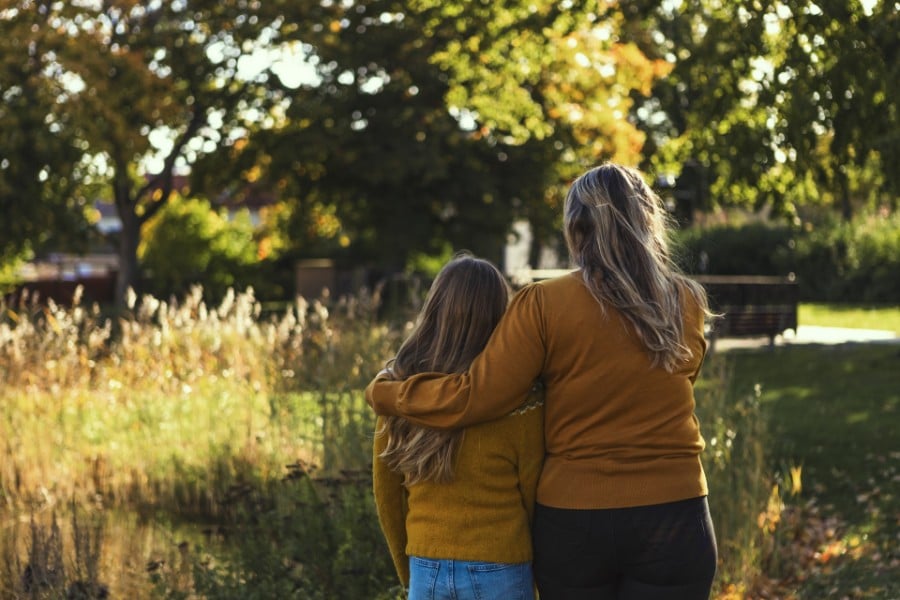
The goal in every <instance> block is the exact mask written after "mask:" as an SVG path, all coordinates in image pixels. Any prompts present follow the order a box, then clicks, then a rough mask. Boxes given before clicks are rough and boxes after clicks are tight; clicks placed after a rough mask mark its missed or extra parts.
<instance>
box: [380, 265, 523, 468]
mask: <svg viewBox="0 0 900 600" xmlns="http://www.w3.org/2000/svg"><path fill="white" fill-rule="evenodd" d="M508 303H509V286H508V284H507V282H506V279H504V277H503V274H502V273H500V271H499V270H498V269H497V267H495V266H494V265H493V264H491V263H490V262H488V261H486V260H482V259H479V258H475V257H473V256H471V255H468V254H462V255H457V256H456V257H455V258H454V259H453V260H451V261H450V262H448V263H447V264H446V265H445V266H444V268H443V269H441V272H440V273H438V275H437V277H436V278H435V280H434V283H432V285H431V289H429V291H428V297H427V298H426V299H425V304H424V306H423V307H422V310H421V312H420V314H419V318H418V321H417V323H416V326H415V328H414V329H413V332H412V334H410V336H409V337H408V338H407V339H406V341H405V342H403V344H402V345H401V346H400V350H399V351H398V352H397V357H396V358H395V359H394V361H393V364H392V370H393V372H394V376H395V377H397V378H400V379H405V378H406V377H409V376H411V375H414V374H416V373H422V372H440V373H462V372H465V371H466V370H467V369H468V368H469V364H470V363H471V362H472V360H473V359H474V358H475V357H476V356H478V354H479V353H480V352H481V351H482V349H484V346H485V344H487V341H488V339H489V338H490V337H491V333H493V331H494V328H495V327H496V326H497V323H499V322H500V318H501V317H502V316H503V313H504V312H505V311H506V306H507V304H508ZM385 430H386V433H387V435H388V441H387V445H386V447H385V450H384V452H382V453H381V456H380V457H381V458H382V459H383V460H385V462H386V463H387V465H388V466H389V467H391V468H392V469H393V470H395V471H398V472H400V473H402V474H403V475H404V476H405V481H406V484H407V485H412V484H414V483H417V482H419V481H426V480H434V481H438V482H442V481H449V480H450V479H452V476H453V456H454V454H455V452H456V448H457V447H458V446H459V444H460V443H461V442H462V436H463V433H462V431H439V430H436V429H430V428H427V427H422V426H419V425H415V424H413V423H410V422H409V421H407V420H406V419H403V418H400V417H389V418H387V419H385Z"/></svg>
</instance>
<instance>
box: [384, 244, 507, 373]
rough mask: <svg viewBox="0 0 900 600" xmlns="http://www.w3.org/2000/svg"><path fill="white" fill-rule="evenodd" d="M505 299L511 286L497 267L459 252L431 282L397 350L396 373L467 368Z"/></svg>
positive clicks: (499, 312)
mask: <svg viewBox="0 0 900 600" xmlns="http://www.w3.org/2000/svg"><path fill="white" fill-rule="evenodd" d="M508 303H509V286H508V284H507V283H506V279H504V277H503V274H502V273H500V271H499V269H497V267H495V266H494V265H493V264H491V263H490V262H488V261H486V260H482V259H480V258H475V257H474V256H471V255H469V254H459V255H457V256H456V257H454V258H453V259H452V260H451V261H450V262H448V263H447V264H446V265H444V267H443V268H442V269H441V271H440V272H439V273H438V274H437V277H435V279H434V282H433V283H432V284H431V288H430V289H429V290H428V296H427V298H426V299H425V304H424V305H423V307H422V310H421V312H420V313H419V318H418V322H417V324H416V328H415V330H414V331H413V333H412V334H411V335H410V337H409V338H408V339H407V340H406V341H405V342H404V343H403V345H402V346H401V347H400V351H399V352H398V353H397V358H396V360H395V361H394V364H393V370H394V373H395V374H396V375H397V376H398V377H401V378H405V377H409V376H410V375H413V374H415V373H421V372H424V371H437V372H442V373H462V372H464V371H466V370H467V369H468V367H469V363H471V362H472V359H474V358H475V357H476V356H478V354H479V353H480V352H481V350H482V349H483V348H484V345H485V344H486V343H487V341H488V338H490V336H491V333H492V332H493V331H494V327H496V326H497V323H498V322H499V321H500V317H502V316H503V313H504V311H505V310H506V306H507V304H508Z"/></svg>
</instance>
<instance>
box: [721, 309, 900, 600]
mask: <svg viewBox="0 0 900 600" xmlns="http://www.w3.org/2000/svg"><path fill="white" fill-rule="evenodd" d="M853 314H857V313H855V312H854V313H853ZM860 322H861V323H867V324H869V323H871V324H872V325H874V324H877V322H869V321H860ZM867 326H870V325H867ZM895 326H896V325H895ZM727 360H728V361H729V363H730V366H731V372H732V373H733V376H732V379H731V382H730V385H732V386H736V387H737V388H738V389H740V388H745V387H747V386H752V385H754V384H759V385H760V386H761V388H762V394H761V400H762V402H763V405H764V407H766V408H767V409H768V412H769V416H770V418H771V429H772V430H773V434H774V444H773V447H772V448H771V450H770V457H771V458H770V460H771V461H772V464H771V468H772V469H773V470H775V471H781V472H788V470H789V468H790V467H791V466H799V467H800V468H801V469H802V471H801V473H802V476H801V479H802V490H801V491H800V492H799V494H797V495H796V496H794V497H789V498H788V500H787V504H788V510H787V511H786V513H785V515H784V522H783V523H782V524H781V527H782V531H781V533H780V538H779V539H778V543H780V544H781V545H782V546H783V548H782V552H781V556H780V558H779V555H778V553H776V554H775V555H774V559H773V561H774V562H773V564H769V565H767V568H768V571H769V572H770V574H771V575H772V576H774V577H775V578H780V579H781V584H780V585H781V589H782V592H783V593H789V594H791V595H790V596H788V597H795V598H801V599H806V598H808V599H814V598H815V599H818V598H884V599H889V598H898V597H900V553H898V548H900V527H898V516H900V445H898V440H900V368H898V367H900V345H894V344H891V345H882V344H870V345H865V344H843V345H839V346H833V347H829V346H787V347H779V348H776V349H775V350H774V351H759V350H757V351H734V352H731V353H729V354H728V355H727ZM788 479H789V478H788V477H785V482H784V484H785V485H788V484H789V480H788ZM782 597H783V596H782Z"/></svg>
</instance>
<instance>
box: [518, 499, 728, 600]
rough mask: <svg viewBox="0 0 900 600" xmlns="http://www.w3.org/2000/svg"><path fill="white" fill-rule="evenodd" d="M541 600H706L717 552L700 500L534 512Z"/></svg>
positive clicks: (543, 508) (539, 508)
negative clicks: (611, 507) (625, 506)
mask: <svg viewBox="0 0 900 600" xmlns="http://www.w3.org/2000/svg"><path fill="white" fill-rule="evenodd" d="M533 538H534V540H533V541H534V576H535V580H536V582H537V587H538V591H539V592H540V598H541V600H607V599H610V600H657V599H659V600H707V599H708V598H709V594H710V588H711V586H712V581H713V577H714V576H715V573H716V561H717V548H716V536H715V532H714V531H713V524H712V519H711V518H710V515H709V505H708V504H707V502H706V498H705V497H702V498H692V499H690V500H680V501H678V502H670V503H667V504H654V505H651V506H637V507H633V508H615V509H598V510H574V509H565V508H551V507H548V506H541V505H540V504H539V505H537V507H536V508H535V514H534V531H533Z"/></svg>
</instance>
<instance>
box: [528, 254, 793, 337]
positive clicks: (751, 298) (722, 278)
mask: <svg viewBox="0 0 900 600" xmlns="http://www.w3.org/2000/svg"><path fill="white" fill-rule="evenodd" d="M568 272H570V270H567V269H532V270H524V271H522V272H520V273H517V274H516V277H514V278H513V280H514V282H516V283H518V284H523V283H527V282H529V281H540V280H541V279H547V278H550V277H559V276H561V275H565V274H566V273H568ZM691 278H692V279H694V280H695V281H697V282H698V283H700V284H701V285H702V286H703V287H704V288H705V289H706V293H707V294H708V295H709V303H710V308H711V309H712V311H713V312H715V313H717V314H720V315H722V317H721V318H719V319H715V320H714V321H713V323H712V324H711V326H710V329H709V332H708V334H707V335H708V337H709V339H710V350H713V349H714V348H715V341H716V338H720V337H723V338H724V337H753V336H768V337H769V346H770V347H771V346H774V345H775V337H776V336H778V335H781V334H782V333H784V332H785V331H787V330H788V329H792V330H794V331H797V302H798V298H799V295H798V294H799V288H798V286H797V282H796V281H795V280H794V279H792V278H789V277H764V276H757V275H692V276H691Z"/></svg>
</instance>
